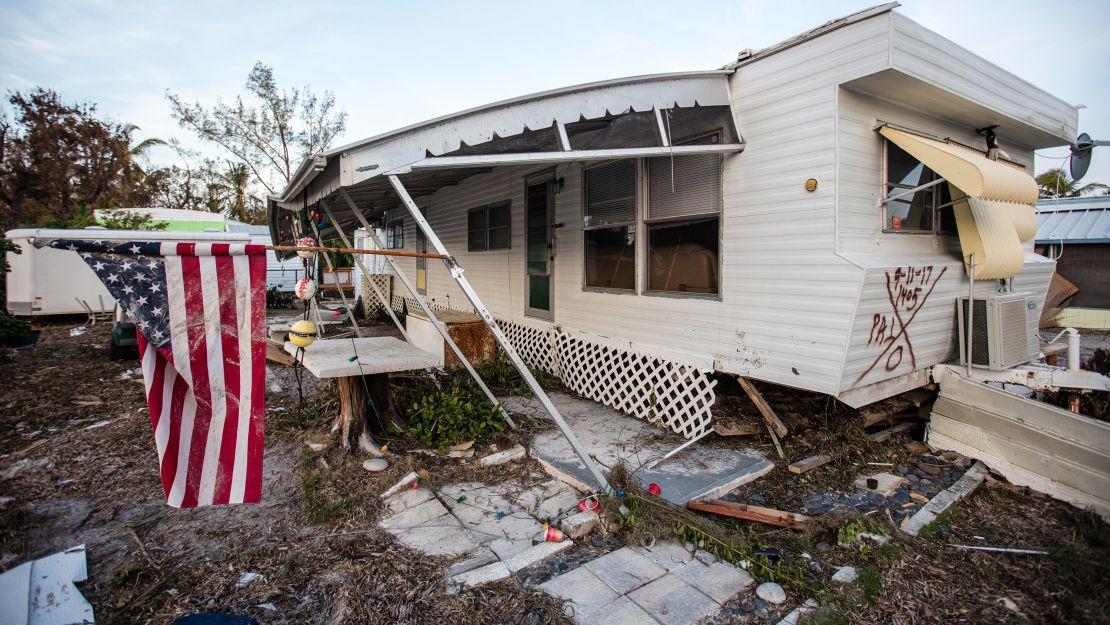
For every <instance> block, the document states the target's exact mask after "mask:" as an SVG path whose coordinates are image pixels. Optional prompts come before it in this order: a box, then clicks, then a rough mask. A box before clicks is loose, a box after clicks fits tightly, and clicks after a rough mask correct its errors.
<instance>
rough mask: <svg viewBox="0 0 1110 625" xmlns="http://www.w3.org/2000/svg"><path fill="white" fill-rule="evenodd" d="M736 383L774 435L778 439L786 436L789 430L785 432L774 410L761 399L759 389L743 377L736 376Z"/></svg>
mask: <svg viewBox="0 0 1110 625" xmlns="http://www.w3.org/2000/svg"><path fill="white" fill-rule="evenodd" d="M736 381H737V382H739V383H740V388H742V389H744V392H745V393H747V394H748V397H749V398H751V400H752V403H753V404H755V407H756V408H758V409H759V413H760V414H761V415H763V420H764V421H766V422H767V425H769V426H770V427H771V429H772V430H774V432H775V434H776V435H777V436H779V437H783V436H786V435H787V434H788V433H789V430H787V429H786V426H785V425H783V422H782V421H780V420H779V417H778V415H777V414H775V410H774V408H771V404H768V403H767V400H766V399H763V395H762V394H761V393H760V392H759V389H757V388H756V387H755V386H754V385H753V384H752V383H751V382H749V381H748V379H747V378H745V377H744V376H740V375H738V376H736Z"/></svg>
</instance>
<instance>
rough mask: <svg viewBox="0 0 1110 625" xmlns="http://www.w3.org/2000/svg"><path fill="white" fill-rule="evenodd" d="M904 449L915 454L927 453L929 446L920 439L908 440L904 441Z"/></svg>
mask: <svg viewBox="0 0 1110 625" xmlns="http://www.w3.org/2000/svg"><path fill="white" fill-rule="evenodd" d="M906 450H907V451H909V452H910V453H911V454H913V455H915V456H920V455H921V454H927V453H929V446H928V445H926V444H925V443H922V442H921V441H910V442H908V443H906Z"/></svg>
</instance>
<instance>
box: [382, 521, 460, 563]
mask: <svg viewBox="0 0 1110 625" xmlns="http://www.w3.org/2000/svg"><path fill="white" fill-rule="evenodd" d="M386 531H388V532H389V533H390V534H392V535H393V536H394V537H395V538H396V539H397V542H399V543H401V544H403V545H405V546H406V547H411V548H412V549H415V550H417V551H419V552H421V553H425V554H427V555H430V556H461V555H463V554H465V553H470V552H472V551H474V550H476V549H478V547H479V545H478V543H476V542H474V540H473V539H472V538H471V537H470V535H469V534H468V533H467V532H466V531H465V530H463V529H462V528H461V527H459V526H458V525H455V526H454V527H432V526H426V525H425V526H421V527H414V528H411V529H391V530H386Z"/></svg>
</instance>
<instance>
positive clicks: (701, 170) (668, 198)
mask: <svg viewBox="0 0 1110 625" xmlns="http://www.w3.org/2000/svg"><path fill="white" fill-rule="evenodd" d="M646 163H647V176H648V199H647V216H646V219H645V223H646V227H647V237H648V257H647V289H648V290H649V291H656V292H666V293H687V294H701V295H716V294H717V293H718V292H719V276H718V274H719V266H720V265H719V259H720V222H721V157H720V156H719V155H717V154H696V155H683V156H674V157H670V156H665V157H657V158H650V159H647V161H646Z"/></svg>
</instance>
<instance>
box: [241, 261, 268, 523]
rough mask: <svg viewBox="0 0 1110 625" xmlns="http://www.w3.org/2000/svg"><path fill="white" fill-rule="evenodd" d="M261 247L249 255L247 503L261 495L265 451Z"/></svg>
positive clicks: (259, 497)
mask: <svg viewBox="0 0 1110 625" xmlns="http://www.w3.org/2000/svg"><path fill="white" fill-rule="evenodd" d="M252 247H254V248H261V249H258V250H255V253H251V252H249V251H248V254H249V256H248V258H250V285H249V289H250V291H249V297H250V302H251V305H250V314H251V322H250V328H251V354H250V366H251V423H250V426H251V427H250V439H249V441H250V443H249V445H248V447H247V479H246V490H245V491H244V494H243V501H244V502H251V503H257V502H258V501H260V500H261V498H262V451H263V445H264V444H265V441H264V435H265V422H266V411H265V405H266V402H265V397H266V336H265V328H266V253H265V251H266V250H265V248H264V247H263V246H261V245H257V246H247V248H248V250H249V249H250V248H252Z"/></svg>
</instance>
